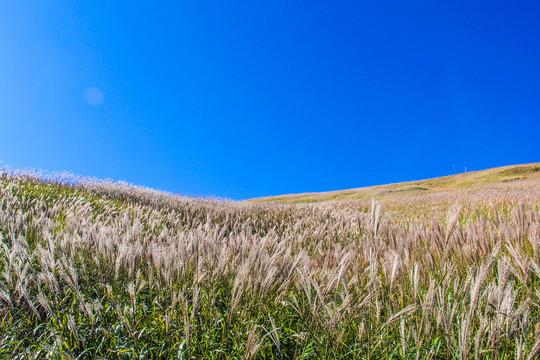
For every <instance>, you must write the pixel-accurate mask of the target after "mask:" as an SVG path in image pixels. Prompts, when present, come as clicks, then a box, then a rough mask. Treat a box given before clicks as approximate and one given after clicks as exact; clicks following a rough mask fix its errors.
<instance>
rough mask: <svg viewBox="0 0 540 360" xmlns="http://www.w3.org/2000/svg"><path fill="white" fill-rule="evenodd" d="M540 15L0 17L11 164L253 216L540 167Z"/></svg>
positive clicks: (129, 7)
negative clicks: (241, 207)
mask: <svg viewBox="0 0 540 360" xmlns="http://www.w3.org/2000/svg"><path fill="white" fill-rule="evenodd" d="M539 13H540V4H539V3H538V2H537V1H515V2H510V1H506V2H503V1H490V2H486V1H482V2H480V1H432V2H428V1H415V0H412V1H384V0H383V1H369V2H368V1H340V0H334V1H324V2H323V1H279V0H277V1H250V0H248V1H242V2H232V1H221V2H219V1H183V2H180V1H161V2H155V3H153V2H140V1H133V0H131V1H112V0H111V1H104V0H93V1H71V2H68V1H50V0H28V1H18V0H17V1H15V0H7V1H2V2H0V49H1V51H0V160H2V161H3V163H4V164H8V165H10V166H11V167H13V168H24V167H30V168H40V169H46V170H69V171H72V172H73V173H75V174H77V175H86V176H92V177H99V178H112V179H116V180H125V181H128V182H131V183H135V184H138V185H145V186H149V187H153V188H157V189H161V190H166V191H170V192H173V193H182V194H191V195H215V196H219V197H227V198H231V199H245V198H251V197H258V196H266V195H277V194H284V193H298V192H311V191H326V190H338V189H346V188H354V187H361V186H369V185H376V184H383V183H390V182H398V181H407V180H416V179H423V178H430V177H436V176H442V175H448V174H453V173H455V172H462V171H464V169H465V167H467V169H468V170H469V171H470V170H479V169H485V168H490V167H494V166H501V165H510V164H517V163H528V162H537V161H540V150H539V149H540V146H539V145H540V141H539V140H538V139H539V138H540V117H539V115H540V66H539V64H540V46H539V45H538V44H539V42H538V41H539V39H540V25H539V23H538V19H537V15H538V14H539Z"/></svg>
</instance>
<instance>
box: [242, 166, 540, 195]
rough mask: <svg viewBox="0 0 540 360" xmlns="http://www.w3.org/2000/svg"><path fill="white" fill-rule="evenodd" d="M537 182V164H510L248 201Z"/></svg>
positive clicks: (479, 188)
mask: <svg viewBox="0 0 540 360" xmlns="http://www.w3.org/2000/svg"><path fill="white" fill-rule="evenodd" d="M538 183H540V163H532V164H523V165H511V166H504V167H498V168H493V169H488V170H481V171H471V172H467V173H463V174H458V175H451V176H444V177H439V178H434V179H428V180H420V181H409V182H402V183H396V184H388V185H378V186H370V187H365V188H358V189H349V190H338V191H328V192H320V193H305V194H291V195H281V196H270V197H266V198H259V199H253V200H250V202H282V203H311V202H320V201H335V200H364V201H365V200H370V199H372V198H375V199H378V200H393V199H401V198H404V197H406V198H408V197H415V196H422V195H431V194H436V193H441V192H449V191H450V192H456V191H458V192H465V191H467V192H475V191H482V190H486V189H497V188H499V187H501V186H502V187H503V188H509V187H511V188H515V189H524V188H527V187H529V186H530V185H531V184H533V185H534V184H535V185H536V186H538Z"/></svg>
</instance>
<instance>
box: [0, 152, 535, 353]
mask: <svg viewBox="0 0 540 360" xmlns="http://www.w3.org/2000/svg"><path fill="white" fill-rule="evenodd" d="M539 166H540V164H539V163H535V164H527V165H518V166H511V167H503V168H497V169H491V170H485V171H480V172H470V173H466V174H460V175H455V176H449V177H444V178H437V179H431V180H422V181H415V182H408V183H401V184H392V185H384V186H375V187H370V188H363V189H353V190H345V191H336V192H331V193H320V194H301V195H287V196H280V197H272V198H266V199H255V200H251V201H243V202H232V201H220V200H212V199H198V198H186V197H181V196H175V195H171V194H167V193H163V192H158V191H155V190H151V189H147V188H142V187H136V186H132V185H129V184H125V183H115V182H110V181H99V180H95V179H85V178H78V177H74V176H72V175H69V174H50V173H41V172H17V171H4V172H2V173H1V174H0V279H1V280H0V358H1V359H527V360H531V359H536V358H538V357H539V356H540V309H539V307H540V291H539V285H540V176H539V174H540V173H539Z"/></svg>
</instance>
